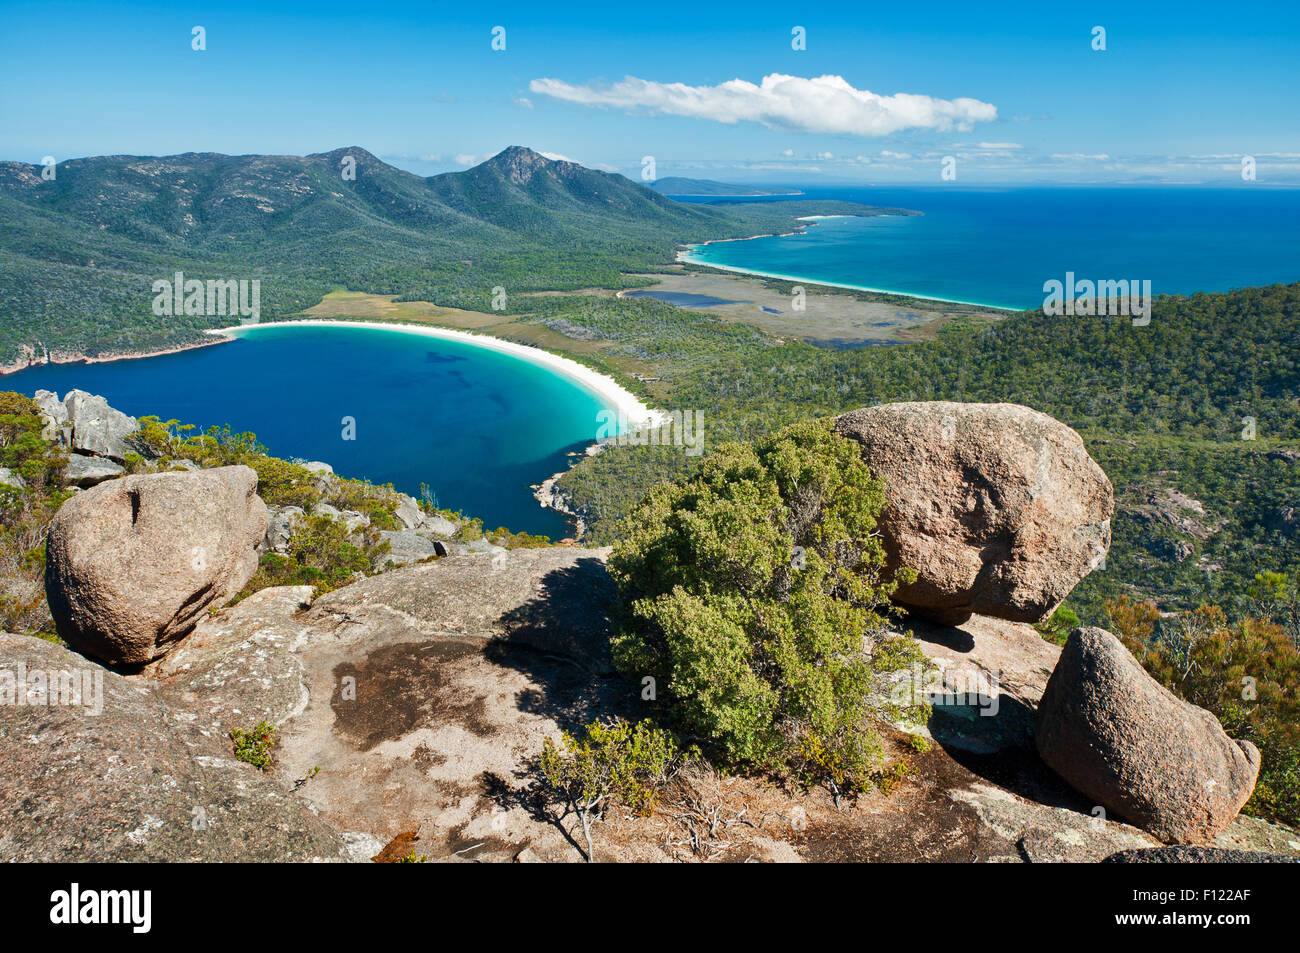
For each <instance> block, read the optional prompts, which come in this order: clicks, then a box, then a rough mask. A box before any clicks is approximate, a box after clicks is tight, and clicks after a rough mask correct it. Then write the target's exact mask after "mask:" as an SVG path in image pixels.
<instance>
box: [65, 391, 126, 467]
mask: <svg viewBox="0 0 1300 953" xmlns="http://www.w3.org/2000/svg"><path fill="white" fill-rule="evenodd" d="M63 406H64V407H65V408H66V409H67V418H66V421H65V424H64V425H65V426H69V427H71V437H70V440H69V445H70V446H71V447H72V449H73V450H76V451H78V452H80V453H93V454H95V455H96V456H100V457H109V458H110V459H113V460H117V461H118V462H119V463H120V462H122V461H123V460H125V459H126V454H127V452H128V451H129V449H130V448H129V446H128V445H127V438H128V437H130V436H131V435H132V434H133V433H135V432H136V431H137V430H139V429H140V423H139V421H137V420H136V419H135V418H134V417H132V416H130V415H128V414H124V413H122V412H121V411H120V410H114V409H113V408H112V407H110V406H108V401H107V400H105V399H104V398H103V397H100V396H98V395H96V394H88V393H86V392H85V391H84V390H71V391H68V393H67V396H65V397H64V398H63Z"/></svg>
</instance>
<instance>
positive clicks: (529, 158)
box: [483, 146, 552, 185]
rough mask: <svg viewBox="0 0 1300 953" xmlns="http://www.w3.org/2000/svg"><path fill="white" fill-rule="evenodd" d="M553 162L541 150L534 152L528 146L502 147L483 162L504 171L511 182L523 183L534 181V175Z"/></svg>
mask: <svg viewBox="0 0 1300 953" xmlns="http://www.w3.org/2000/svg"><path fill="white" fill-rule="evenodd" d="M551 162H552V160H551V159H548V158H546V156H544V155H542V154H541V153H540V152H534V151H533V150H532V149H529V148H528V147H527V146H510V147H508V148H506V149H502V150H501V151H500V152H498V153H497V154H496V155H494V156H493V157H492V158H491V159H488V160H487V161H486V162H484V163H483V164H484V165H485V166H489V167H491V168H493V169H496V170H498V171H500V172H501V173H503V174H504V175H505V176H506V177H507V178H509V179H510V181H511V182H515V183H517V184H519V185H523V184H525V183H527V182H530V181H532V178H533V176H534V175H535V174H536V173H537V172H538V171H539V170H541V169H544V168H546V166H548V165H549V164H550V163H551Z"/></svg>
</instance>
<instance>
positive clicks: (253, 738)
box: [230, 721, 276, 771]
mask: <svg viewBox="0 0 1300 953" xmlns="http://www.w3.org/2000/svg"><path fill="white" fill-rule="evenodd" d="M230 740H231V741H232V742H234V744H235V757H236V758H238V759H239V760H240V761H243V762H245V763H246V764H251V765H252V766H253V767H255V768H257V770H259V771H265V770H266V769H267V768H269V767H270V766H271V751H272V749H273V748H274V747H275V744H276V740H275V725H273V724H271V723H270V722H269V721H261V722H258V723H257V724H256V725H254V726H253V727H252V728H250V729H249V730H248V731H244V730H243V729H241V728H233V729H231V731H230Z"/></svg>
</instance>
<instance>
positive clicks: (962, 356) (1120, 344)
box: [560, 284, 1300, 618]
mask: <svg viewBox="0 0 1300 953" xmlns="http://www.w3.org/2000/svg"><path fill="white" fill-rule="evenodd" d="M626 306H627V303H626V302H617V303H608V302H601V303H598V304H597V303H585V304H584V305H583V312H585V313H573V314H570V315H569V316H568V318H567V320H569V321H570V322H572V323H575V324H582V325H585V326H588V327H590V328H592V329H594V330H595V331H596V332H597V333H599V334H602V335H606V334H608V335H613V336H620V338H621V339H622V340H623V342H624V343H623V344H622V345H621V346H622V347H624V348H631V349H635V350H636V351H637V352H638V353H640V354H641V355H642V356H643V357H644V358H645V359H646V360H648V361H649V362H651V363H652V364H653V365H654V366H655V367H656V369H657V371H658V373H659V375H660V376H661V378H662V380H661V381H660V382H659V383H658V384H657V386H659V387H661V388H664V391H663V395H662V396H661V398H660V400H661V402H665V401H666V405H667V406H671V407H674V408H701V409H703V410H704V411H705V414H706V420H707V424H706V437H707V441H708V446H710V447H712V446H716V445H717V443H718V442H720V441H723V440H726V439H729V438H733V437H752V436H754V435H755V434H758V433H762V432H765V431H769V430H771V429H773V428H775V427H777V426H779V425H781V424H784V423H788V422H791V421H794V420H797V419H800V418H803V417H807V416H818V415H830V414H835V413H840V412H843V411H845V410H849V409H852V408H856V407H861V406H865V405H870V404H875V403H879V402H882V401H897V400H963V401H990V402H996V401H1009V402H1014V403H1019V404H1025V405H1027V406H1029V407H1033V408H1035V409H1037V410H1041V411H1043V412H1045V413H1047V414H1050V415H1052V416H1053V417H1056V418H1058V419H1060V420H1062V421H1065V422H1066V423H1068V424H1070V425H1071V426H1072V427H1074V428H1076V429H1077V430H1079V432H1080V433H1082V434H1083V436H1084V438H1085V440H1086V441H1087V443H1088V447H1089V451H1090V452H1091V453H1092V455H1093V456H1094V457H1095V458H1096V459H1097V460H1098V462H1099V463H1101V465H1102V467H1103V468H1104V469H1105V470H1106V472H1107V474H1108V475H1109V476H1110V478H1111V480H1112V482H1113V483H1114V485H1115V489H1116V496H1117V511H1116V515H1115V518H1114V521H1113V528H1114V545H1113V547H1112V550H1111V555H1110V558H1108V560H1107V564H1106V568H1105V569H1104V570H1103V571H1099V572H1095V573H1093V574H1092V575H1091V576H1090V577H1088V578H1087V579H1086V580H1085V581H1084V582H1083V584H1082V585H1081V586H1080V587H1079V589H1078V590H1076V592H1075V594H1074V596H1072V597H1071V601H1072V602H1073V603H1074V604H1076V605H1078V606H1079V607H1080V608H1081V609H1082V610H1083V611H1084V612H1085V613H1088V612H1091V613H1093V615H1094V618H1095V617H1096V615H1095V613H1096V611H1098V610H1099V607H1100V602H1101V600H1102V599H1103V598H1105V597H1108V596H1113V595H1116V594H1118V593H1120V592H1125V591H1128V592H1135V593H1137V594H1140V595H1143V596H1149V597H1151V598H1154V599H1156V601H1157V602H1158V603H1159V604H1160V605H1161V606H1162V607H1168V608H1171V609H1172V608H1177V607H1186V606H1190V605H1194V604H1195V603H1196V602H1197V601H1198V600H1200V599H1202V598H1209V597H1213V598H1216V599H1220V600H1222V599H1227V600H1228V601H1231V600H1232V599H1234V598H1236V597H1238V596H1239V595H1240V594H1241V593H1242V592H1244V590H1245V587H1246V584H1247V582H1248V581H1249V580H1250V579H1251V578H1253V575H1254V574H1255V573H1256V572H1260V571H1265V570H1273V569H1288V568H1293V567H1296V566H1298V565H1300V284H1292V285H1285V286H1284V285H1274V286H1272V287H1267V288H1247V289H1243V290H1240V291H1234V292H1230V293H1226V294H1198V295H1193V296H1190V297H1179V296H1167V297H1163V298H1158V299H1157V300H1156V304H1155V308H1154V313H1153V316H1152V319H1151V323H1150V324H1149V325H1147V326H1144V327H1134V326H1133V325H1132V323H1131V322H1130V321H1129V320H1127V319H1123V318H1101V317H1088V318H1080V317H1075V318H1044V317H1043V316H1042V315H1041V314H1037V313H1025V314H1019V315H1015V316H1012V317H1009V318H1007V319H1005V320H1003V321H1001V322H998V323H996V324H993V325H984V326H979V327H973V328H972V327H961V326H953V327H950V328H948V329H946V330H945V331H943V332H941V334H940V336H939V338H938V340H935V341H932V342H928V343H924V344H918V345H912V346H907V347H894V348H877V349H860V350H850V351H827V350H824V349H819V348H814V347H811V346H809V345H805V344H802V343H798V342H793V343H786V344H784V345H782V346H780V347H776V346H774V345H773V344H772V343H771V342H770V341H765V340H762V339H761V338H759V337H757V336H750V337H749V338H748V339H745V338H743V337H741V336H740V335H737V334H736V333H735V332H736V329H737V328H736V326H735V325H725V324H723V323H722V322H719V321H715V320H713V319H710V318H709V317H708V316H707V315H701V314H699V313H698V312H683V311H676V309H671V308H667V307H662V306H661V307H660V308H657V309H656V308H653V307H650V306H642V307H641V308H640V310H639V311H638V313H636V314H627V315H625V316H624V315H619V314H615V313H614V309H617V308H621V307H626ZM674 311H676V313H673V312H674ZM660 340H663V341H672V342H673V344H674V347H675V349H676V351H675V353H674V354H672V355H668V354H665V353H664V350H661V349H660V348H659V347H658V346H657V345H656V344H655V342H656V341H660ZM692 342H693V343H692ZM692 463H693V461H692V460H690V459H689V458H687V457H685V455H684V454H683V453H682V451H681V450H680V449H679V448H672V447H622V448H620V447H613V448H610V449H608V450H607V451H606V452H604V453H602V454H600V455H599V456H597V457H595V458H592V459H588V460H584V461H583V462H582V463H581V464H580V465H579V466H578V467H576V468H575V469H574V470H572V471H570V472H569V473H568V474H566V475H565V477H564V478H563V479H562V480H561V481H560V486H561V487H562V489H564V490H565V491H567V492H568V493H569V494H570V495H571V497H572V499H573V501H574V503H575V505H576V507H577V508H578V509H580V510H581V511H582V512H583V513H584V514H585V516H586V518H587V521H588V523H589V524H591V527H592V528H591V531H590V532H591V535H592V538H593V539H594V540H596V541H602V542H603V541H607V540H609V539H610V538H611V534H612V532H613V524H614V521H615V519H616V518H617V517H618V516H619V515H621V514H622V513H623V512H625V511H626V510H627V508H628V507H630V506H631V505H632V503H634V502H635V500H636V499H637V498H639V496H640V495H641V493H642V492H643V491H644V489H645V488H646V487H647V486H648V485H650V484H652V483H654V482H656V481H658V480H660V479H663V478H665V477H666V476H667V475H669V474H672V473H676V472H680V471H681V470H683V469H684V468H686V467H688V466H690V465H692Z"/></svg>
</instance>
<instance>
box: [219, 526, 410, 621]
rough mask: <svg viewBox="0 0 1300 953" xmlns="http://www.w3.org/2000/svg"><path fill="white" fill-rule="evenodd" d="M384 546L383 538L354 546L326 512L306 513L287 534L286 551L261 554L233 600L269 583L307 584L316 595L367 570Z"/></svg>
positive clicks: (384, 549)
mask: <svg viewBox="0 0 1300 953" xmlns="http://www.w3.org/2000/svg"><path fill="white" fill-rule="evenodd" d="M371 538H372V539H373V538H377V537H371ZM388 550H389V544H388V543H387V542H372V543H368V544H367V545H365V547H364V548H363V547H360V546H357V545H356V544H354V543H353V542H351V540H350V538H349V536H348V531H347V527H346V526H344V525H343V524H342V523H340V522H337V521H335V520H332V519H330V518H329V517H327V516H308V517H307V518H306V519H305V520H303V523H302V525H301V526H300V527H298V529H297V530H296V531H295V532H294V533H293V535H292V536H291V537H290V539H289V554H288V555H287V556H283V555H280V554H279V553H265V554H263V556H262V559H261V561H260V562H259V563H258V566H257V572H256V573H254V574H253V578H252V579H250V580H249V581H248V583H247V584H246V585H245V586H244V588H243V589H241V590H240V592H239V595H238V597H237V599H236V601H238V600H240V599H247V598H248V597H249V596H251V595H252V594H253V593H254V592H257V591H258V590H259V589H266V588H268V587H270V586H311V587H312V588H313V589H314V590H315V593H316V595H320V594H322V593H325V592H330V591H332V590H334V589H338V588H339V587H340V586H344V585H347V583H348V582H349V581H351V579H352V577H353V576H355V575H356V574H357V573H363V574H369V573H370V571H371V567H372V566H373V565H374V560H376V559H378V558H380V557H382V556H383V555H384V554H386V553H387V552H388Z"/></svg>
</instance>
